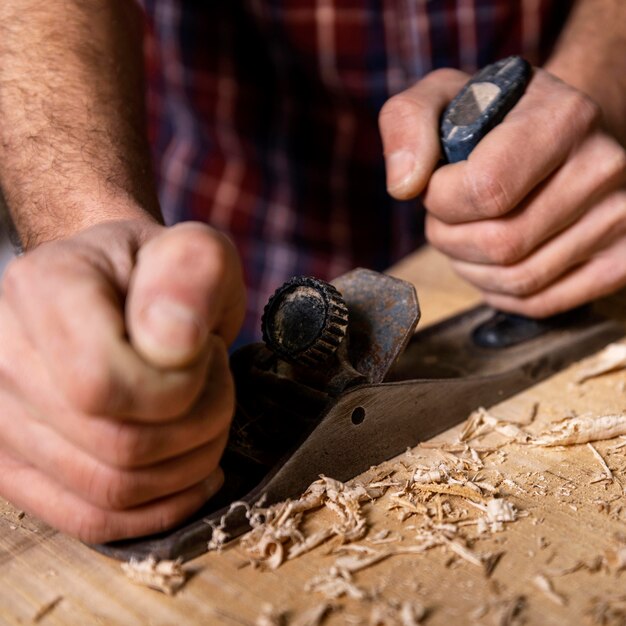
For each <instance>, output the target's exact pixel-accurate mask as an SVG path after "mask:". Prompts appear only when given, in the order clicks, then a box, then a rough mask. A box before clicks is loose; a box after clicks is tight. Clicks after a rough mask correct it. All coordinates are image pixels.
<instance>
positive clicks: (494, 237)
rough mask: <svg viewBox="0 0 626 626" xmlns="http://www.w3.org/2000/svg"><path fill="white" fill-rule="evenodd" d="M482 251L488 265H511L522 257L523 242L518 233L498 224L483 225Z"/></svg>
mask: <svg viewBox="0 0 626 626" xmlns="http://www.w3.org/2000/svg"><path fill="white" fill-rule="evenodd" d="M481 239H482V241H483V244H482V251H483V254H484V255H485V258H486V259H487V261H488V262H489V263H492V264H494V265H505V266H506V265H512V264H513V263H515V262H517V261H519V260H520V259H521V258H522V257H523V253H524V250H523V241H522V239H521V237H520V236H519V234H518V233H516V232H515V231H514V230H513V229H511V228H507V226H506V225H504V224H502V223H500V222H494V223H492V224H485V227H484V229H483V236H482V237H481Z"/></svg>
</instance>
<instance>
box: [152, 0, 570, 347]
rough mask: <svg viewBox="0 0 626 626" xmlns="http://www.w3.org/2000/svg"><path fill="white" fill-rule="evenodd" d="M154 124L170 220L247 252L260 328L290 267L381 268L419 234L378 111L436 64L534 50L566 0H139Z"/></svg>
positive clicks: (548, 42) (542, 52)
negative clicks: (392, 174)
mask: <svg viewBox="0 0 626 626" xmlns="http://www.w3.org/2000/svg"><path fill="white" fill-rule="evenodd" d="M142 4H143V5H144V9H145V12H146V16H147V36H146V45H145V49H146V56H147V62H148V63H147V65H148V110H149V117H150V136H151V141H152V145H153V149H154V160H155V167H156V171H157V177H158V181H159V186H160V199H161V204H162V208H163V212H164V216H165V219H166V222H167V223H173V222H178V221H181V220H201V221H205V222H208V223H210V224H212V225H213V226H215V227H216V228H219V229H221V230H223V231H225V232H227V233H229V234H230V236H231V237H232V239H233V240H234V242H235V244H236V246H237V248H238V250H239V253H240V254H241V257H242V259H243V263H244V268H245V273H246V280H247V284H248V288H249V289H248V294H249V304H248V314H247V319H246V322H245V326H244V330H243V332H242V335H241V337H240V340H239V342H244V341H250V340H252V339H256V338H257V337H258V334H259V331H258V327H259V319H260V314H261V311H262V309H263V306H264V304H265V302H266V301H267V299H268V297H269V296H270V295H271V293H272V292H273V290H274V289H275V288H276V287H278V286H279V285H280V284H281V283H282V282H284V281H285V280H286V279H288V278H289V277H291V276H293V275H296V274H310V275H314V276H318V277H320V278H326V279H332V278H333V277H334V276H337V275H339V274H341V273H343V272H345V271H347V270H349V269H351V268H353V267H355V266H364V267H370V268H374V269H383V268H385V267H387V266H389V265H390V264H391V263H393V262H394V261H395V260H397V259H398V258H400V257H401V256H403V255H405V254H407V253H408V252H410V251H411V250H412V249H414V248H415V247H416V246H417V245H419V244H420V243H421V242H422V241H423V232H422V231H423V229H422V219H423V211H422V210H420V208H419V207H418V206H417V204H416V202H397V201H394V200H393V199H391V198H390V197H389V196H388V195H387V193H386V191H385V172H384V163H383V159H382V146H381V142H380V137H379V134H378V128H377V116H378V112H379V110H380V108H381V106H382V105H383V103H384V102H385V100H386V99H387V98H389V97H390V96H391V95H393V94H395V93H397V92H399V91H401V90H403V89H405V88H407V87H408V86H409V85H411V84H412V83H413V82H414V81H416V80H417V79H419V78H420V77H422V76H424V74H426V73H427V72H430V71H431V70H433V69H436V68H439V67H446V66H448V67H457V68H460V69H463V70H465V71H467V72H470V73H471V72H474V71H476V69H477V68H479V67H482V66H484V65H486V64H487V63H490V62H492V61H494V60H496V59H498V58H501V57H504V56H507V55H510V54H522V55H523V56H524V57H526V58H527V59H528V60H529V61H530V62H532V63H533V64H541V63H542V62H543V61H544V60H545V58H546V56H547V55H548V54H549V52H550V50H551V48H552V46H553V44H554V42H555V39H556V37H557V35H558V33H559V31H560V29H561V27H562V25H563V23H564V22H565V20H566V18H567V14H568V10H569V8H570V6H571V5H572V4H573V0H572V1H570V0H221V1H220V0H205V1H204V2H201V1H200V0H143V2H142Z"/></svg>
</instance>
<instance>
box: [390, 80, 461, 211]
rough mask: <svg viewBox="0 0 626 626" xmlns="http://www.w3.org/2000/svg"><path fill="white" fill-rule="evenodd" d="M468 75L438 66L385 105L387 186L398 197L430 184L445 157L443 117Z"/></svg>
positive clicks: (402, 197)
mask: <svg viewBox="0 0 626 626" xmlns="http://www.w3.org/2000/svg"><path fill="white" fill-rule="evenodd" d="M468 78H469V76H468V75H467V74H465V73H463V72H459V71H457V70H452V69H444V70H437V71H435V72H432V73H430V74H428V76H426V77H425V78H424V79H422V80H420V81H419V82H418V83H416V84H415V85H413V86H412V87H410V88H409V89H407V90H406V91H403V92H402V93H400V94H398V95H396V96H393V97H392V98H390V99H389V100H388V101H387V102H386V103H385V105H384V106H383V108H382V109H381V111H380V115H379V118H378V124H379V127H380V133H381V137H382V141H383V147H384V151H385V167H386V169H387V190H388V191H389V193H390V194H391V195H392V196H393V197H394V198H397V199H399V200H404V199H408V198H414V197H415V196H417V195H419V194H420V193H421V192H422V190H423V189H424V188H425V187H426V183H427V182H428V179H429V178H430V176H431V174H432V172H433V170H434V169H435V167H436V166H437V162H438V161H439V159H440V158H441V146H440V142H439V118H440V117H441V113H442V111H443V110H444V109H445V107H446V106H447V105H448V103H449V102H450V101H451V100H452V99H453V98H454V96H455V95H456V93H457V92H458V91H459V90H460V89H461V87H462V86H463V85H464V84H465V83H466V82H467V80H468Z"/></svg>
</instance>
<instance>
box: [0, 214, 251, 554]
mask: <svg viewBox="0 0 626 626" xmlns="http://www.w3.org/2000/svg"><path fill="white" fill-rule="evenodd" d="M243 312H244V287H243V283H242V278H241V270H240V267H239V262H238V259H237V256H236V253H235V251H234V249H233V248H232V246H231V244H230V243H229V242H228V241H227V240H226V239H225V238H224V237H223V236H222V235H220V234H218V233H217V232H215V231H214V230H212V229H211V228H209V227H207V226H203V225H200V224H194V223H186V224H182V225H179V226H176V227H173V228H169V229H167V228H163V227H161V226H158V225H156V224H155V223H153V222H152V221H148V220H147V219H146V220H143V219H138V220H130V221H111V222H108V223H103V224H100V225H97V226H93V227H91V228H90V229H88V230H85V231H83V232H82V233H80V234H78V235H75V236H73V237H71V238H68V239H65V240H59V241H56V242H51V243H47V244H43V245H41V246H39V247H38V248H36V249H35V250H34V251H32V252H29V253H27V254H26V255H24V256H23V257H21V258H18V259H16V260H15V261H14V262H13V263H12V264H11V265H10V266H9V268H8V270H7V272H6V275H5V278H4V282H3V285H2V294H1V297H0V407H2V410H1V411H0V494H1V495H2V496H3V497H5V498H7V499H8V500H10V501H11V502H13V503H14V504H15V505H16V506H18V507H20V508H23V509H24V510H26V511H29V512H31V513H33V514H35V515H37V516H38V517H40V518H41V519H43V520H44V521H46V522H48V523H50V524H51V525H53V526H55V527H56V528H58V529H60V530H62V531H64V532H67V533H69V534H72V535H75V536H77V537H79V538H80V539H82V540H84V541H87V542H103V541H109V540H114V539H119V538H123V537H130V536H136V535H144V534H148V533H153V532H158V531H162V530H164V529H166V528H168V527H170V526H172V525H174V524H175V523H177V522H179V521H181V520H182V519H184V518H185V517H186V516H187V515H189V514H190V513H192V512H193V511H194V510H195V509H197V508H199V507H200V506H201V505H202V504H203V503H204V502H205V501H206V499H207V498H209V497H210V496H212V495H213V494H214V493H215V492H216V491H217V490H218V489H219V487H220V486H221V483H222V480H223V477H222V473H221V470H220V469H219V465H218V464H219V460H220V456H221V453H222V451H223V448H224V446H225V443H226V439H227V434H228V428H229V424H230V420H231V416H232V413H233V405H234V393H233V382H232V379H231V375H230V372H229V369H228V356H227V348H226V346H227V344H228V343H229V342H230V341H231V340H232V339H233V338H234V336H235V334H236V333H237V331H238V328H239V325H240V323H241V321H242V319H243Z"/></svg>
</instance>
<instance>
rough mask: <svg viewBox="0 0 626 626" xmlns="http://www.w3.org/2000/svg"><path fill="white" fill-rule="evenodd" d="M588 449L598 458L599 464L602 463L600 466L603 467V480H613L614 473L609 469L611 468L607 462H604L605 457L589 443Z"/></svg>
mask: <svg viewBox="0 0 626 626" xmlns="http://www.w3.org/2000/svg"><path fill="white" fill-rule="evenodd" d="M587 447H588V448H589V449H590V450H591V453H592V454H593V456H594V457H595V458H596V460H597V461H598V463H600V466H601V467H602V471H603V476H602V479H604V480H613V472H612V471H611V470H610V469H609V466H608V465H607V464H606V461H605V460H604V458H603V456H602V455H601V454H600V453H599V452H598V451H597V450H596V449H595V448H594V446H593V444H591V443H588V444H587ZM602 479H601V480H602Z"/></svg>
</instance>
